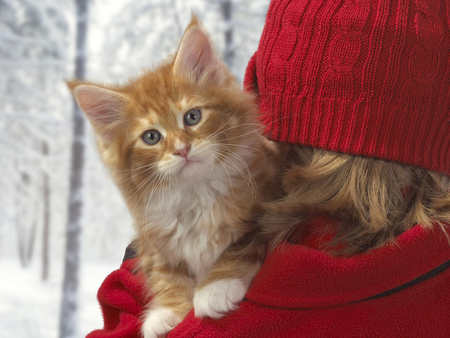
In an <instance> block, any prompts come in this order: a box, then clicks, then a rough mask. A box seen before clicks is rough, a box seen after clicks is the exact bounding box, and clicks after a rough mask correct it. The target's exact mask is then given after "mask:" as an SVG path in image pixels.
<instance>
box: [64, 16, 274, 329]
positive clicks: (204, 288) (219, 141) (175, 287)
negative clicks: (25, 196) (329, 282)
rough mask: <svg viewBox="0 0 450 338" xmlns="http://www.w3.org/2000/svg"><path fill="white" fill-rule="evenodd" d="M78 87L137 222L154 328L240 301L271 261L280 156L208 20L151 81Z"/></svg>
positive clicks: (218, 312)
mask: <svg viewBox="0 0 450 338" xmlns="http://www.w3.org/2000/svg"><path fill="white" fill-rule="evenodd" d="M68 85H69V87H70V88H71V90H72V91H73V94H74V96H75V98H76V100H77V102H78V104H79V106H80V108H81V109H82V110H83V112H84V113H85V114H86V116H87V118H88V119H89V121H90V122H91V124H92V126H93V128H94V131H95V133H96V135H97V139H98V148H99V152H100V155H101V158H102V160H103V161H104V163H105V164H106V166H107V167H108V168H109V169H110V170H111V173H112V176H113V179H114V181H115V183H116V184H117V185H118V187H119V188H120V190H121V192H122V194H123V196H124V198H125V200H126V202H127V205H128V208H129V210H130V212H131V214H132V216H133V218H134V220H135V226H136V229H137V231H138V242H139V246H138V256H139V261H140V268H142V269H143V271H144V272H145V274H146V276H147V278H148V282H149V283H148V285H149V296H150V297H151V298H152V300H151V302H150V304H149V307H148V311H147V312H146V314H145V318H143V321H144V323H143V326H142V332H143V334H144V336H145V337H146V338H150V337H157V336H159V335H164V334H166V333H167V332H169V331H170V330H171V329H172V328H173V327H175V326H176V325H177V324H178V323H179V322H181V320H182V319H183V318H184V317H185V316H186V314H187V313H188V312H189V311H190V310H191V309H192V307H193V308H194V311H195V315H196V316H198V317H211V318H219V317H221V316H223V315H224V314H226V313H227V312H228V311H230V310H233V309H235V308H236V304H238V303H239V302H240V301H241V300H242V299H243V298H244V295H245V293H246V291H247V289H248V287H249V285H250V282H251V280H252V278H253V277H254V276H255V274H256V273H257V272H258V270H259V268H260V265H261V262H262V260H263V258H264V254H265V250H266V244H265V243H264V242H263V241H262V240H260V239H259V236H258V234H257V232H258V228H257V225H256V221H255V218H256V216H257V215H258V214H259V211H260V205H261V202H263V201H265V200H267V199H268V198H269V197H272V196H273V195H274V193H275V192H274V189H275V188H276V184H275V180H276V176H277V172H278V168H279V166H280V163H281V161H280V159H279V158H278V155H277V152H276V149H275V147H274V146H273V144H271V143H269V141H267V140H266V139H265V138H264V137H263V136H262V135H261V133H260V132H261V124H260V122H259V121H258V115H257V108H256V106H255V105H254V102H253V98H252V97H251V96H250V95H249V94H247V93H245V92H243V91H242V89H240V88H239V86H238V85H237V84H236V81H235V79H234V77H233V76H232V74H231V73H230V72H229V71H228V69H227V68H226V66H225V65H224V63H223V62H222V61H221V60H220V58H219V57H218V55H217V54H216V51H215V49H214V47H213V46H212V44H211V42H210V40H209V37H208V35H207V33H206V32H205V31H204V30H203V29H202V28H201V27H200V25H199V23H198V21H197V19H196V18H195V17H193V19H192V21H191V23H190V24H189V26H188V27H187V29H186V31H185V33H184V35H183V38H182V41H181V44H180V46H179V49H178V51H177V52H176V54H175V56H174V57H171V58H170V59H169V60H167V61H166V62H164V63H162V64H161V65H160V66H159V67H158V68H156V69H154V70H149V71H146V72H145V73H144V74H143V75H142V76H141V77H139V78H137V79H131V80H130V81H128V83H126V84H125V85H99V84H93V83H89V82H87V83H81V82H77V81H73V82H69V83H68Z"/></svg>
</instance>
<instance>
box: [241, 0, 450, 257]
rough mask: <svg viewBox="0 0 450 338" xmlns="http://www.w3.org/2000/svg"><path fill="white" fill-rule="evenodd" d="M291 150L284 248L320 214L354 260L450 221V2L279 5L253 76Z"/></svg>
mask: <svg viewBox="0 0 450 338" xmlns="http://www.w3.org/2000/svg"><path fill="white" fill-rule="evenodd" d="M245 85H246V87H247V89H248V90H251V91H253V92H255V93H256V94H257V97H258V100H259V104H260V107H261V114H262V119H263V121H264V122H265V124H266V135H267V136H268V137H269V138H270V139H272V140H274V141H277V142H282V143H287V144H290V145H291V150H290V153H289V159H290V161H291V162H292V164H293V165H292V166H291V168H290V169H289V170H288V171H287V172H286V174H285V176H284V183H285V190H286V197H285V198H284V199H283V200H280V201H277V202H274V203H271V204H268V205H267V212H266V214H265V216H264V217H263V223H265V224H266V225H268V226H267V229H271V230H270V232H271V233H272V234H273V235H274V237H275V239H276V240H280V239H282V238H284V237H287V236H288V235H289V233H290V232H291V231H292V230H293V229H294V227H295V226H296V225H299V226H300V227H301V224H302V222H305V221H306V220H307V219H309V218H310V217H312V216H315V215H329V216H331V217H333V218H334V219H336V220H337V221H338V223H339V224H340V226H339V229H338V235H337V238H336V240H337V241H338V242H344V243H345V244H346V251H345V252H348V253H355V252H361V251H365V250H368V249H371V248H374V247H376V246H380V245H382V244H384V243H386V242H387V241H389V240H391V239H393V238H394V237H395V236H396V235H398V234H400V233H402V232H404V231H406V230H408V229H409V228H411V227H412V226H414V225H415V224H422V225H423V226H425V227H433V226H435V225H438V226H441V227H444V226H445V225H444V224H445V223H447V222H450V194H449V187H450V185H449V179H448V175H450V4H449V3H447V2H442V1H438V0H416V1H401V0H398V1H375V2H374V1H368V0H344V1H342V0H317V1H307V0H297V1H291V0H275V1H272V3H271V6H270V8H269V12H268V15H267V20H266V24H265V28H264V31H263V34H262V37H261V41H260V45H259V48H258V51H257V52H256V53H255V55H254V56H253V58H252V59H251V61H250V63H249V66H248V69H247V74H246V78H245Z"/></svg>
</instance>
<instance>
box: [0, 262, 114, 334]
mask: <svg viewBox="0 0 450 338" xmlns="http://www.w3.org/2000/svg"><path fill="white" fill-rule="evenodd" d="M119 265H120V262H118V263H117V264H113V263H105V262H92V261H86V262H83V264H82V266H81V275H80V292H79V294H80V302H79V307H80V311H79V316H80V326H79V330H78V335H77V337H80V338H81V337H85V336H86V335H87V334H88V333H89V332H90V331H92V330H94V329H96V328H101V327H102V326H103V324H102V317H101V312H100V307H99V305H98V302H97V299H96V294H97V290H98V288H99V286H100V284H101V283H102V281H103V280H104V278H105V277H106V276H107V275H108V274H109V273H111V272H112V271H113V270H115V269H117V268H119ZM0 271H1V279H0V337H2V338H19V337H20V338H57V337H58V325H59V308H60V304H61V283H62V278H63V276H62V271H63V268H62V265H59V266H57V265H55V266H54V267H53V268H52V272H53V273H52V274H50V276H49V280H48V281H47V282H42V281H41V280H40V271H39V265H38V264H33V265H32V266H30V267H29V268H27V269H22V268H21V267H20V263H19V261H18V260H14V259H0Z"/></svg>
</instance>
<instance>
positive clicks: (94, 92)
mask: <svg viewBox="0 0 450 338" xmlns="http://www.w3.org/2000/svg"><path fill="white" fill-rule="evenodd" d="M68 86H69V88H71V89H72V90H73V95H74V96H75V100H76V101H77V103H78V105H79V106H80V108H81V110H82V111H83V112H84V113H85V114H86V116H87V118H88V119H89V121H90V122H91V124H92V126H93V127H94V130H95V131H96V132H97V134H98V135H99V136H100V137H101V138H102V139H103V140H108V139H109V138H110V137H112V135H111V129H112V127H113V126H114V125H115V123H116V122H118V121H120V120H121V118H122V116H123V112H124V108H125V105H126V103H127V101H128V100H127V97H126V96H125V95H124V94H121V93H118V92H115V91H113V90H109V89H105V88H102V87H98V86H95V85H89V84H81V85H76V86H75V87H74V86H73V85H72V84H71V83H68Z"/></svg>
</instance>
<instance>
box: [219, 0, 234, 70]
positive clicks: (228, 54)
mask: <svg viewBox="0 0 450 338" xmlns="http://www.w3.org/2000/svg"><path fill="white" fill-rule="evenodd" d="M220 11H221V13H222V18H223V21H224V22H225V32H224V33H225V48H224V55H223V59H224V61H225V63H226V65H227V66H228V68H230V69H233V63H234V45H233V3H232V1H231V0H222V1H221V2H220Z"/></svg>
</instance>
